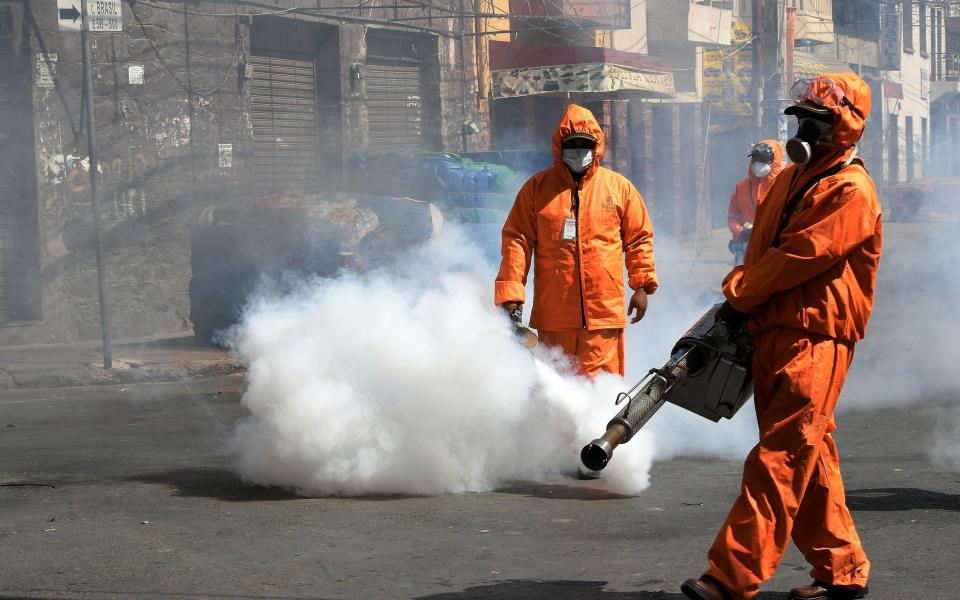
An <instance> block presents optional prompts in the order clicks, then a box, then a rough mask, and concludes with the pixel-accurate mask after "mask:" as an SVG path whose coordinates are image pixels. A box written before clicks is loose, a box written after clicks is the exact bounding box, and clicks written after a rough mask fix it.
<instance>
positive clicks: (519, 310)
mask: <svg viewBox="0 0 960 600" xmlns="http://www.w3.org/2000/svg"><path fill="white" fill-rule="evenodd" d="M500 308H501V309H503V312H505V313H507V316H508V317H510V319H511V320H513V321H519V320H520V319H521V318H522V315H523V302H504V303H503V304H501V305H500Z"/></svg>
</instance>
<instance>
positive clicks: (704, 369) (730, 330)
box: [580, 304, 753, 471]
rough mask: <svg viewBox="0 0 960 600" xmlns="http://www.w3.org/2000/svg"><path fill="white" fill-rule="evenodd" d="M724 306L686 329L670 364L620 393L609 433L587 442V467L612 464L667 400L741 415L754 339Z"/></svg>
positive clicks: (704, 411)
mask: <svg viewBox="0 0 960 600" xmlns="http://www.w3.org/2000/svg"><path fill="white" fill-rule="evenodd" d="M721 306H722V305H721V304H716V305H714V306H713V307H712V308H711V309H710V310H708V311H707V312H706V313H705V314H704V315H703V316H702V317H700V320H699V321H697V322H696V323H695V324H694V325H693V327H691V328H690V329H689V330H688V331H687V332H686V333H685V334H683V336H682V337H681V338H680V340H679V341H678V342H677V343H676V344H675V345H674V347H673V352H671V353H670V360H668V361H667V363H666V364H665V365H663V366H662V367H660V368H659V369H651V370H650V372H649V373H647V375H646V376H645V377H644V378H643V379H642V380H640V382H639V383H637V384H636V385H635V386H633V387H632V388H631V389H630V390H629V391H627V392H622V393H621V394H620V395H618V396H617V400H616V405H617V406H619V405H621V404H624V403H625V405H624V407H623V408H622V409H621V410H620V412H619V413H617V416H615V417H614V418H613V419H612V420H611V421H610V422H609V423H608V424H607V432H606V433H604V434H603V436H602V437H600V438H598V439H595V440H593V441H592V442H590V443H589V444H587V445H586V446H584V447H583V450H582V451H581V452H580V460H581V461H583V464H584V466H585V467H587V468H588V469H591V470H594V471H599V470H601V469H603V468H604V467H605V466H607V463H608V462H610V458H611V457H612V456H613V451H614V450H615V449H616V447H617V446H619V445H620V444H623V443H626V442H629V441H630V439H631V438H633V436H634V435H636V433H637V432H638V431H640V428H642V427H643V426H644V425H645V424H646V423H647V421H649V420H650V418H651V417H652V416H653V415H654V414H655V413H656V412H657V411H658V410H660V407H661V406H663V404H664V403H665V402H668V401H669V402H671V403H673V404H676V405H677V406H680V407H682V408H685V409H687V410H689V411H691V412H695V413H697V414H698V415H700V416H701V417H705V418H707V419H710V420H711V421H714V422H716V421H719V420H720V419H721V418H726V419H730V418H733V415H735V414H737V411H738V410H740V407H742V406H743V405H744V403H746V401H747V400H748V399H749V398H750V396H752V395H753V378H752V376H751V373H750V360H751V357H752V355H753V344H752V343H751V340H750V334H749V333H748V332H747V328H746V322H745V320H742V319H741V320H739V322H734V320H733V319H729V320H725V319H718V318H717V313H718V311H719V310H720V307H721Z"/></svg>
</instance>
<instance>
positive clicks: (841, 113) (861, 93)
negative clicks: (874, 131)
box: [820, 73, 870, 147]
mask: <svg viewBox="0 0 960 600" xmlns="http://www.w3.org/2000/svg"><path fill="white" fill-rule="evenodd" d="M820 77H827V78H830V79H832V80H833V81H834V82H835V83H836V84H837V85H838V86H839V87H840V89H842V90H843V95H844V96H845V97H846V99H847V102H849V103H850V104H852V105H853V107H854V108H856V111H854V110H853V109H852V108H851V107H850V106H849V105H847V104H842V105H840V106H831V107H830V110H831V112H833V138H832V139H831V140H830V141H832V142H833V143H834V144H839V145H840V146H843V147H850V146H852V145H854V144H856V143H857V142H858V141H860V138H861V137H862V136H863V130H864V129H865V128H866V124H865V120H866V118H867V116H869V115H870V86H868V85H867V82H865V81H864V80H863V79H860V78H859V77H857V76H856V75H855V74H853V73H823V74H822V75H820ZM857 112H859V113H860V114H857Z"/></svg>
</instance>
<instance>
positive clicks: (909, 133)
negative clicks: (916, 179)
mask: <svg viewBox="0 0 960 600" xmlns="http://www.w3.org/2000/svg"><path fill="white" fill-rule="evenodd" d="M903 125H904V130H905V131H904V135H905V136H906V140H905V142H906V146H907V181H913V176H914V167H915V165H914V152H913V150H914V144H915V142H914V141H913V117H905V118H904V120H903Z"/></svg>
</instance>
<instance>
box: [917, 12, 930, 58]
mask: <svg viewBox="0 0 960 600" xmlns="http://www.w3.org/2000/svg"><path fill="white" fill-rule="evenodd" d="M917 27H918V29H919V32H920V54H923V55H926V54H927V34H928V32H929V30H930V28H929V27H928V24H927V3H926V2H924V1H923V0H920V18H919V19H918V20H917Z"/></svg>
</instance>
